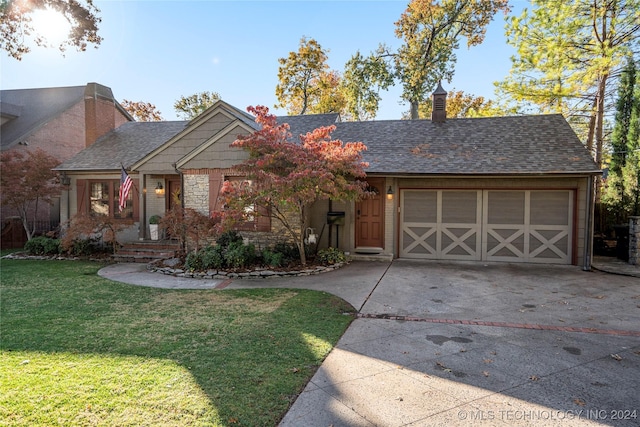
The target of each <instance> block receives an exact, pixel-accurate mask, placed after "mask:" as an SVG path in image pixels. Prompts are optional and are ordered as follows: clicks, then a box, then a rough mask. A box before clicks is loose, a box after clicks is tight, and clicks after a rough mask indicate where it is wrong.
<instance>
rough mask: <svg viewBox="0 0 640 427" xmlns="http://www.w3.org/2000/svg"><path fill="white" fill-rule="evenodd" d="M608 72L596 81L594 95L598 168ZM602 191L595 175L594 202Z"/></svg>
mask: <svg viewBox="0 0 640 427" xmlns="http://www.w3.org/2000/svg"><path fill="white" fill-rule="evenodd" d="M608 78H609V74H603V75H602V76H600V79H599V81H598V94H597V95H596V101H597V107H596V127H595V140H596V141H595V142H596V147H595V149H596V158H595V160H596V165H597V166H598V168H599V169H602V149H603V147H604V97H605V91H606V88H607V79H608ZM601 193H602V177H601V176H597V177H596V195H595V202H596V203H600V197H601Z"/></svg>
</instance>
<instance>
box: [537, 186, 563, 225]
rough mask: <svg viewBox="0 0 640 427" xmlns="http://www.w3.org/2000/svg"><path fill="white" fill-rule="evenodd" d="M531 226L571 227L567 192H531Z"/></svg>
mask: <svg viewBox="0 0 640 427" xmlns="http://www.w3.org/2000/svg"><path fill="white" fill-rule="evenodd" d="M530 197H531V199H530V200H531V214H530V218H531V224H537V225H569V220H570V216H569V214H570V212H569V203H568V200H567V194H566V192H550V191H544V192H535V191H534V192H531V196H530Z"/></svg>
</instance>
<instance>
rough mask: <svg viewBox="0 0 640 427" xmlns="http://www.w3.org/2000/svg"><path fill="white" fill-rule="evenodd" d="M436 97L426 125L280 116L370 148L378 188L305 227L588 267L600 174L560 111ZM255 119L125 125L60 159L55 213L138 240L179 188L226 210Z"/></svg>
mask: <svg viewBox="0 0 640 427" xmlns="http://www.w3.org/2000/svg"><path fill="white" fill-rule="evenodd" d="M433 96H434V98H435V99H434V106H436V109H435V110H436V111H434V115H433V117H432V120H412V121H410V120H383V121H370V122H340V121H339V116H338V115H337V114H321V115H307V116H286V117H280V118H279V122H287V123H289V125H290V127H291V133H292V135H293V136H294V137H295V136H297V135H299V134H303V133H306V132H308V131H311V130H313V129H315V128H317V127H319V126H326V125H332V124H334V125H336V131H335V132H334V133H333V137H334V138H337V139H341V140H342V141H345V142H348V141H362V142H363V143H364V144H365V145H366V146H367V147H368V149H367V151H366V152H364V153H363V154H364V160H365V161H368V162H369V168H368V169H367V181H368V183H369V185H370V187H373V188H374V189H376V190H377V195H376V196H375V197H372V198H369V199H365V200H363V201H361V202H358V203H338V202H333V201H325V202H320V203H317V204H316V205H315V206H314V207H313V209H312V217H311V226H312V227H314V228H315V229H316V231H317V232H318V233H319V234H320V241H319V245H320V247H328V246H334V247H335V246H338V247H340V249H342V250H344V251H346V252H350V253H351V254H353V255H358V254H362V255H367V256H371V255H374V256H378V257H384V258H387V259H390V258H394V257H396V258H397V257H401V258H416V259H444V260H447V259H451V260H470V261H507V262H527V263H555V264H573V265H579V266H582V267H583V268H585V269H586V268H589V266H590V262H591V259H590V257H591V241H592V211H593V198H592V194H593V191H592V189H593V180H594V177H595V176H596V175H598V174H599V173H600V171H599V170H598V168H597V167H596V165H595V163H594V162H593V160H592V159H591V157H590V156H589V153H588V152H587V150H586V149H585V148H584V146H583V145H582V144H581V142H580V141H579V140H578V138H577V137H576V135H575V133H574V132H573V130H572V129H571V127H570V126H569V124H568V123H567V122H566V120H565V119H564V118H563V117H562V116H560V115H540V116H517V117H491V118H477V119H447V118H446V92H444V91H439V92H436V93H434V95H433ZM256 126H257V125H256V123H255V121H254V118H253V117H252V116H251V115H249V114H247V113H245V112H243V111H241V110H239V109H237V108H235V107H233V106H231V105H229V104H227V103H226V102H224V101H218V102H217V103H216V104H214V105H213V106H212V107H210V108H209V109H208V110H207V111H205V112H204V113H202V114H201V115H200V116H198V117H196V118H195V119H193V120H191V121H189V122H156V123H128V124H125V125H123V126H121V127H120V128H118V129H116V130H114V131H112V132H110V133H108V134H106V135H105V136H103V137H102V138H100V139H99V140H98V141H97V142H96V143H95V144H93V145H92V146H90V147H88V148H87V149H85V150H83V151H82V152H80V153H79V154H78V155H77V156H75V157H73V158H72V159H70V160H68V161H67V162H64V163H63V164H61V165H60V166H59V167H58V168H57V169H58V170H59V171H60V172H64V173H66V174H67V175H68V176H69V177H71V181H72V184H71V187H70V189H69V192H68V194H67V196H68V197H69V199H68V200H69V201H68V203H66V204H65V203H63V204H62V205H63V210H62V213H61V216H62V217H63V218H66V217H69V216H71V215H73V214H75V213H76V212H81V211H87V212H90V211H92V210H93V209H99V210H100V209H101V210H103V211H104V212H105V213H107V214H109V215H113V216H115V217H118V216H122V218H121V219H122V220H123V221H128V223H129V224H130V227H129V228H128V229H127V230H126V231H125V232H123V234H122V236H121V238H122V239H125V240H126V239H130V240H134V239H135V240H137V239H144V238H146V237H148V233H149V232H148V228H147V225H148V219H149V217H150V216H152V215H155V214H158V215H162V214H164V213H165V212H166V210H167V209H170V208H171V206H172V204H173V203H175V202H176V201H175V198H174V197H171V195H172V194H174V193H176V192H178V191H180V189H183V190H184V194H183V200H182V202H183V203H184V205H185V206H186V207H191V208H194V209H197V210H199V211H200V212H202V213H204V214H211V213H212V212H214V211H215V210H217V209H219V206H217V198H218V197H217V196H218V192H219V190H220V187H221V184H222V183H223V181H224V180H233V179H238V177H235V176H234V174H233V171H232V170H231V168H232V167H233V166H234V165H235V164H237V163H239V162H241V161H242V160H243V159H245V158H246V156H247V154H246V153H245V152H244V151H243V150H240V149H235V148H231V147H230V144H231V143H232V142H233V141H234V140H235V139H236V137H237V136H238V135H239V134H248V133H251V132H253V131H254V130H256ZM114 153H117V156H114ZM121 163H122V164H123V165H124V166H125V168H126V169H127V170H128V171H129V173H130V175H131V177H132V178H133V179H134V191H133V192H132V195H131V198H132V199H131V203H130V208H128V209H129V211H128V212H123V213H122V214H120V213H119V212H117V210H116V209H114V207H116V206H117V200H116V197H117V186H118V182H119V181H118V180H119V177H120V175H119V168H120V164H121ZM156 190H157V191H156ZM63 197H64V195H63ZM64 206H67V207H68V210H64ZM249 230H250V231H249ZM242 233H243V234H244V235H245V236H246V237H248V238H250V239H252V240H253V241H254V242H256V243H258V245H259V246H260V245H266V244H268V243H269V242H270V240H269V238H267V236H273V235H274V234H278V229H277V228H276V224H272V223H270V222H269V221H260V220H258V219H256V220H255V223H252V224H247V227H244V230H243V231H242Z"/></svg>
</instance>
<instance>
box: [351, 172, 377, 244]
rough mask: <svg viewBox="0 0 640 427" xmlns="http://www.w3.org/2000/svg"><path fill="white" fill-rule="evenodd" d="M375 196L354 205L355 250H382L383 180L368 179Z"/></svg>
mask: <svg viewBox="0 0 640 427" xmlns="http://www.w3.org/2000/svg"><path fill="white" fill-rule="evenodd" d="M367 182H368V183H369V190H370V191H373V192H374V193H375V195H373V196H371V197H367V198H365V199H363V200H361V201H359V202H357V203H356V248H363V247H367V248H384V188H383V187H384V179H369V180H367Z"/></svg>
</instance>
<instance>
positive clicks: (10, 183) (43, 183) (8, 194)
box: [0, 148, 60, 240]
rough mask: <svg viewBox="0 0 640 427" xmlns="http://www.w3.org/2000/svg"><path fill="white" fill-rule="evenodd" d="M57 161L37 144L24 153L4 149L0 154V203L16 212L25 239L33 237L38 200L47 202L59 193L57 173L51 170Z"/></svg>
mask: <svg viewBox="0 0 640 427" xmlns="http://www.w3.org/2000/svg"><path fill="white" fill-rule="evenodd" d="M59 163H60V162H59V161H58V160H57V159H56V158H55V157H53V156H51V155H49V154H47V153H46V152H45V151H44V150H42V149H39V148H38V149H36V150H34V151H28V152H26V153H25V152H22V151H17V150H11V151H5V152H4V153H2V155H1V156H0V164H1V165H2V173H1V174H0V188H1V189H2V192H1V194H2V205H3V206H9V207H11V208H13V209H14V210H15V211H16V212H17V214H18V216H19V217H20V219H21V220H22V226H23V227H24V230H25V232H26V233H27V239H28V240H31V238H32V237H34V236H33V235H34V234H35V231H36V220H37V218H38V208H39V207H40V204H41V203H49V204H50V203H51V200H52V198H53V197H54V196H57V195H59V194H60V183H59V180H58V174H57V173H56V172H54V171H52V170H51V169H53V168H54V167H56V166H57V165H58V164H59Z"/></svg>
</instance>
